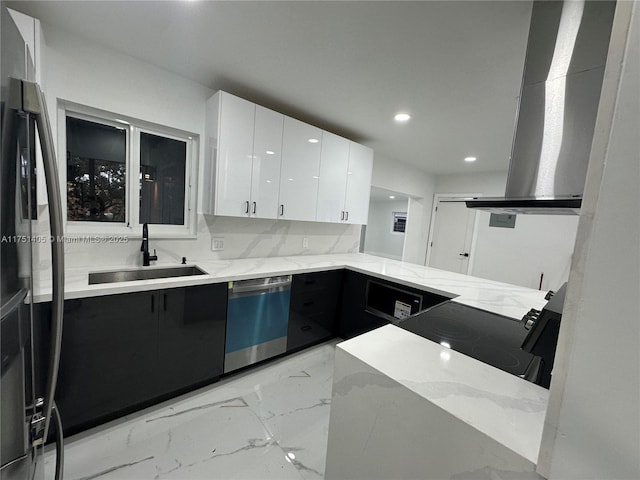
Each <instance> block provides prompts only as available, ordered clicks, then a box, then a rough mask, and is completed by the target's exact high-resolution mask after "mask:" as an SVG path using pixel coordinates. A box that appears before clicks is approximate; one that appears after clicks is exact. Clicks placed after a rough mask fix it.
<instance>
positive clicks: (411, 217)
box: [371, 155, 435, 265]
mask: <svg viewBox="0 0 640 480" xmlns="http://www.w3.org/2000/svg"><path fill="white" fill-rule="evenodd" d="M434 183H435V180H434V177H432V176H431V175H429V174H427V173H425V172H423V171H421V170H418V169H417V168H415V167H413V166H411V165H407V164H404V163H401V162H396V161H393V160H390V159H387V158H382V157H379V156H377V155H376V156H375V158H374V160H373V175H372V178H371V185H372V186H374V187H380V188H384V189H386V190H392V191H394V192H399V193H402V194H405V195H407V196H408V197H409V207H408V209H407V210H408V211H407V214H408V216H407V231H406V232H405V235H406V240H405V244H404V253H403V256H402V260H404V261H405V262H410V263H418V264H420V265H424V262H425V259H426V255H427V238H428V236H429V222H430V220H431V207H432V204H433V188H434Z"/></svg>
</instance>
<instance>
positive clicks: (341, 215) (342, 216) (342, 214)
mask: <svg viewBox="0 0 640 480" xmlns="http://www.w3.org/2000/svg"><path fill="white" fill-rule="evenodd" d="M340 220H344V210H342V211H341V212H340Z"/></svg>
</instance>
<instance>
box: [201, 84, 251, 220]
mask: <svg viewBox="0 0 640 480" xmlns="http://www.w3.org/2000/svg"><path fill="white" fill-rule="evenodd" d="M220 95H221V97H220V115H219V129H218V137H217V138H218V151H217V161H216V181H215V185H212V186H211V187H212V188H215V195H216V206H215V214H216V215H226V216H232V217H239V216H248V215H249V204H250V198H251V169H252V159H253V131H254V119H255V112H256V106H255V104H253V103H251V102H248V101H247V100H243V99H241V98H238V97H236V96H234V95H231V94H228V93H226V92H220Z"/></svg>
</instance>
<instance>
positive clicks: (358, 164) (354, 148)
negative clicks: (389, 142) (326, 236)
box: [344, 142, 373, 225]
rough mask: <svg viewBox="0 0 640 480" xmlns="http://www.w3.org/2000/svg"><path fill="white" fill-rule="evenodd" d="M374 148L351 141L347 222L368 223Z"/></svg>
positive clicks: (346, 201) (346, 209)
mask: <svg viewBox="0 0 640 480" xmlns="http://www.w3.org/2000/svg"><path fill="white" fill-rule="evenodd" d="M372 171H373V150H371V149H370V148H369V147H365V146H364V145H360V144H358V143H355V142H351V143H350V148H349V168H348V170H347V195H346V200H345V206H344V209H345V211H346V212H347V215H346V219H345V220H346V221H347V223H353V224H357V225H366V224H367V218H368V216H369V197H370V195H371V172H372Z"/></svg>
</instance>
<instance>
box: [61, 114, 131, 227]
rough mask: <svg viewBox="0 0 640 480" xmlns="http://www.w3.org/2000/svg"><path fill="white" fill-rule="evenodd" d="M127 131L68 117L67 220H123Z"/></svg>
mask: <svg viewBox="0 0 640 480" xmlns="http://www.w3.org/2000/svg"><path fill="white" fill-rule="evenodd" d="M126 174H127V131H126V130H125V129H124V128H119V127H113V126H110V125H105V124H102V123H97V122H91V121H88V120H82V119H80V118H74V117H70V116H67V220H70V221H76V222H87V221H89V222H120V223H124V222H125V220H126V218H125V214H126V208H125V205H126V190H127V185H126Z"/></svg>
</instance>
